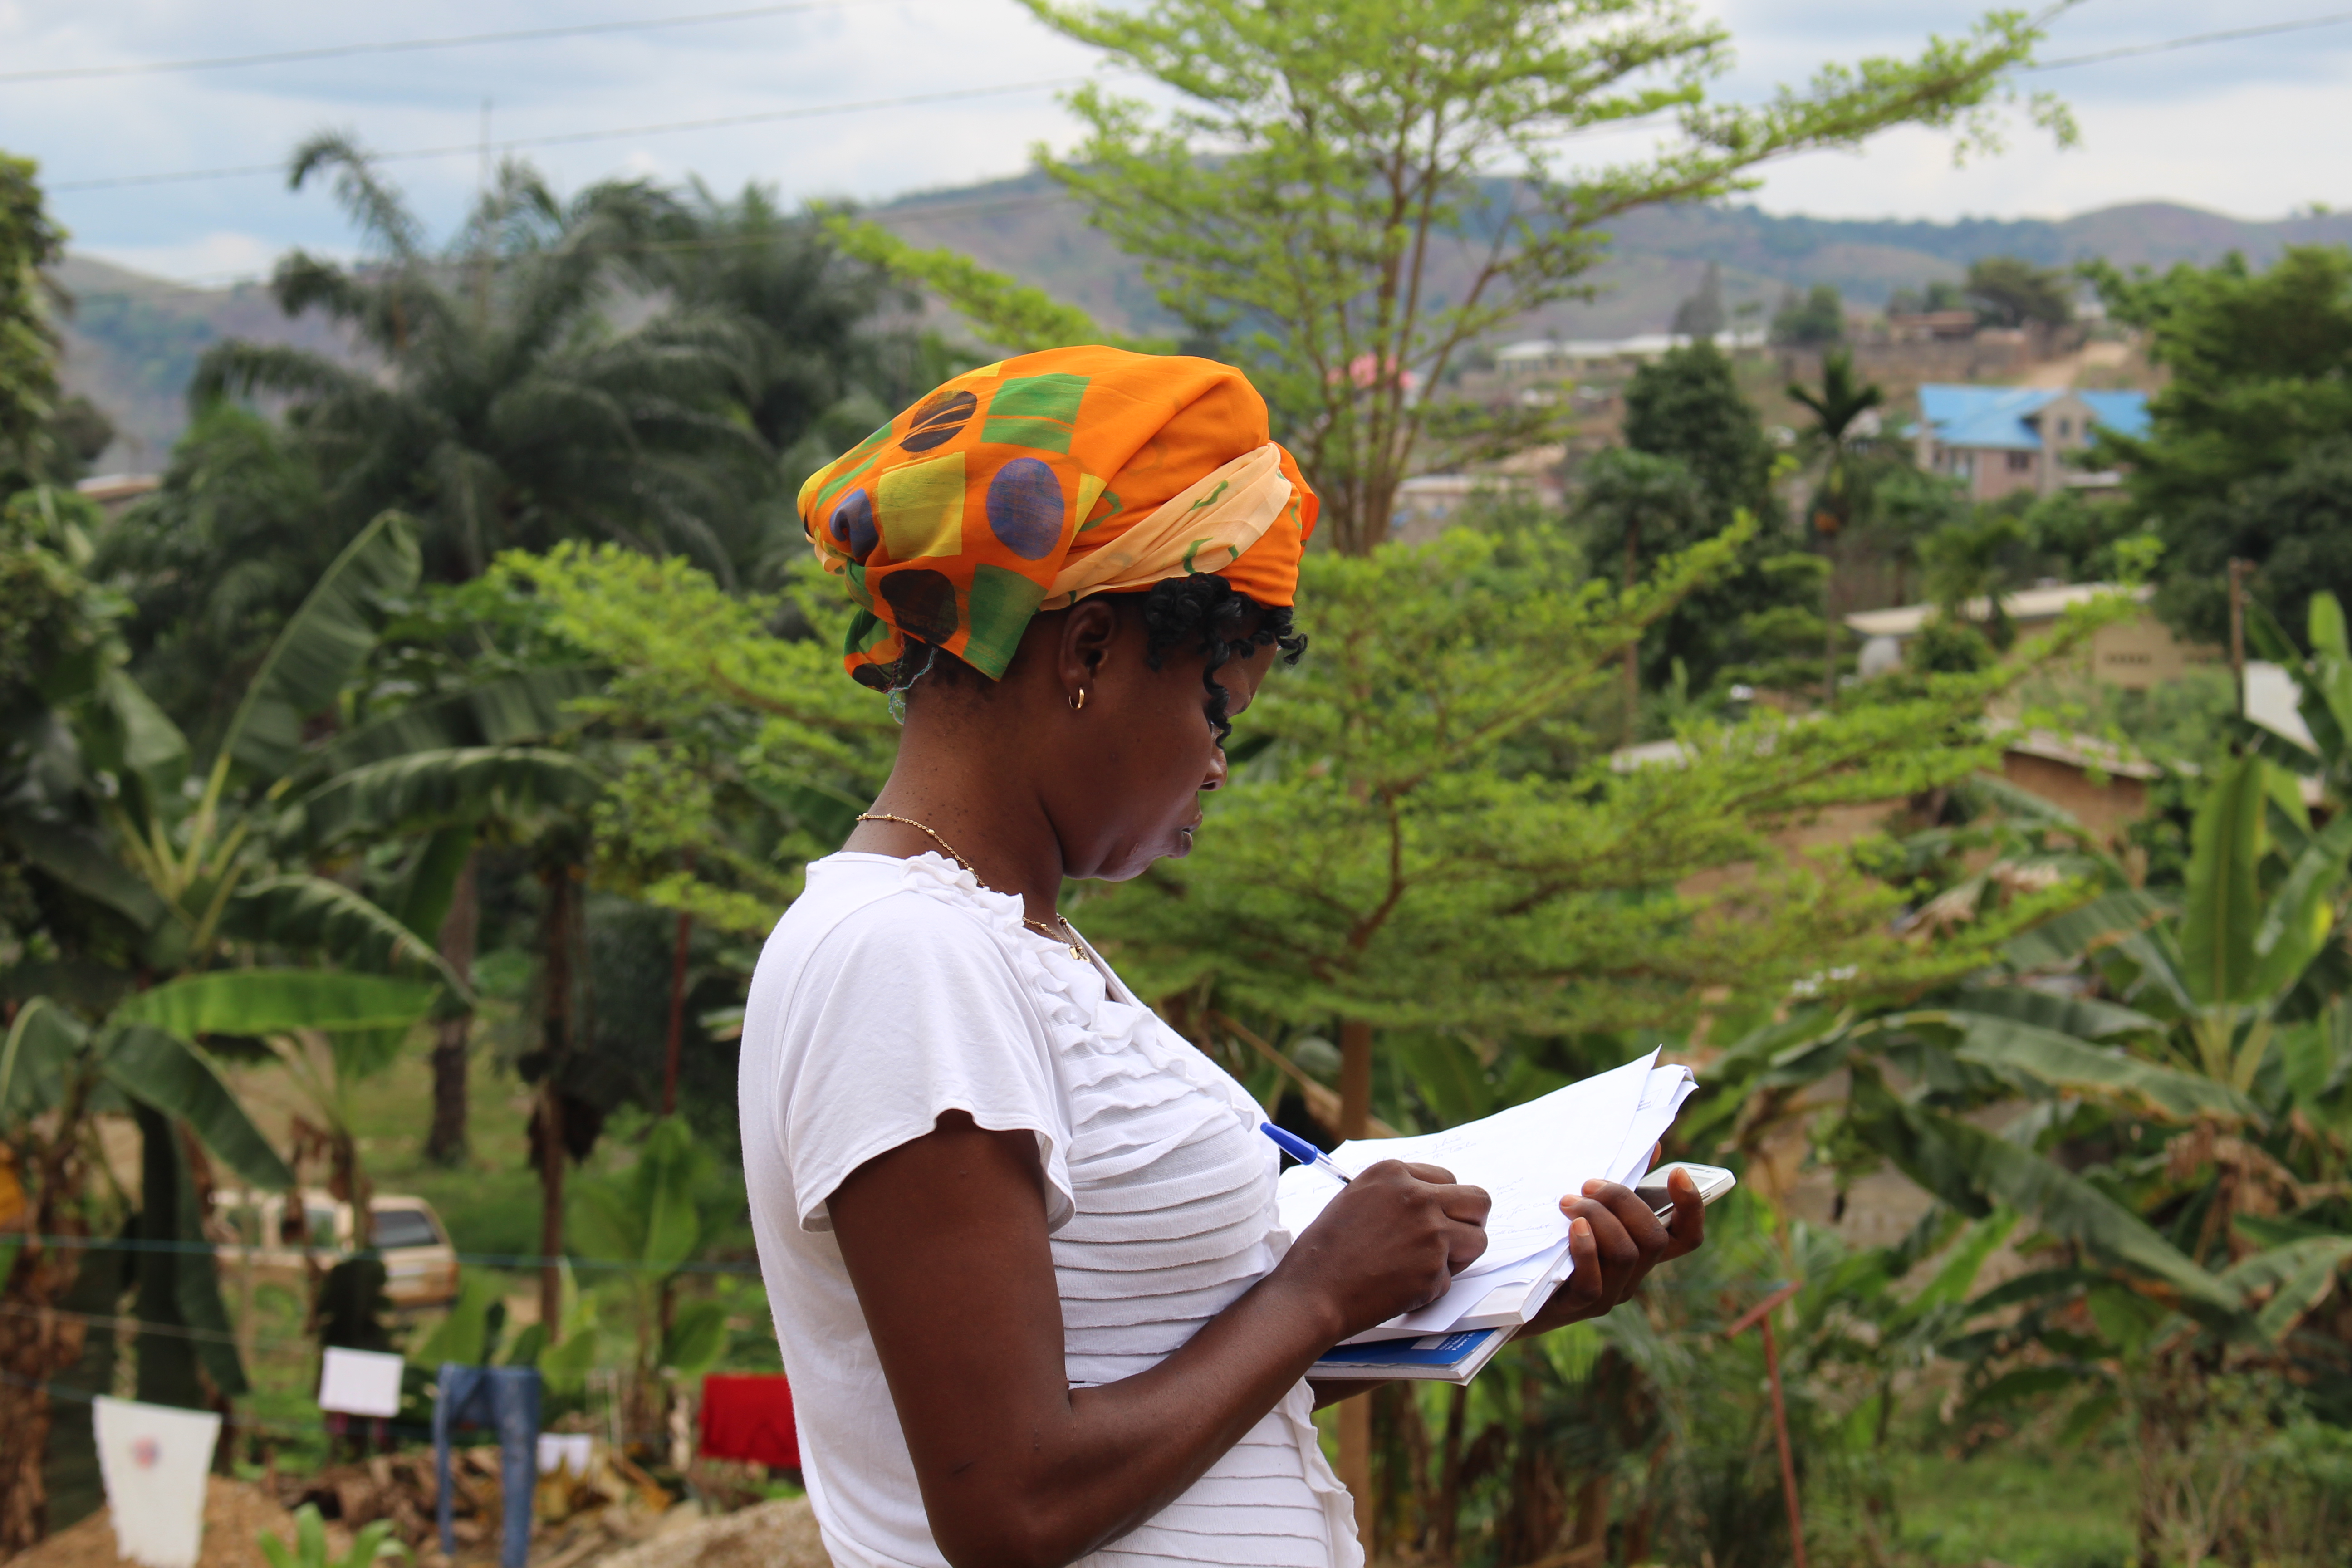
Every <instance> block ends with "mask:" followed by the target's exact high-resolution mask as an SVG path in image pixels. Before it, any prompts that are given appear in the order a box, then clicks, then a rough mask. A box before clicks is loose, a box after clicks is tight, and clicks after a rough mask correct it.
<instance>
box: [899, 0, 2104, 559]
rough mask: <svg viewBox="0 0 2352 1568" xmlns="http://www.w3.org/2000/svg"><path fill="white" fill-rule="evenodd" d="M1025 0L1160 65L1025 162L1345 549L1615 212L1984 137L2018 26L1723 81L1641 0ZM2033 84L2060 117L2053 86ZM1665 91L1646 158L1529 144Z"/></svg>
mask: <svg viewBox="0 0 2352 1568" xmlns="http://www.w3.org/2000/svg"><path fill="white" fill-rule="evenodd" d="M1024 4H1025V5H1028V6H1029V8H1030V9H1031V10H1032V11H1033V12H1034V14H1035V15H1036V16H1038V17H1039V18H1040V19H1042V20H1043V21H1045V23H1046V25H1047V26H1051V27H1053V28H1054V29H1055V30H1056V31H1057V32H1060V33H1062V34H1064V35H1065V36H1066V37H1072V38H1076V39H1077V40H1079V41H1081V42H1084V43H1087V44H1091V45H1094V46H1096V47H1099V48H1101V49H1103V50H1105V51H1106V52H1107V53H1108V55H1109V57H1110V58H1112V59H1113V60H1115V61H1118V62H1119V63H1120V64H1122V65H1125V66H1127V67H1129V68H1133V69H1135V70H1138V71H1139V72H1141V73H1142V74H1143V75H1145V76H1147V77H1149V78H1151V79H1155V80H1157V81H1159V82H1160V83H1162V84H1164V85H1165V86H1167V87H1168V88H1171V89H1173V91H1174V93H1175V95H1176V98H1177V102H1176V105H1175V106H1174V107H1173V108H1171V110H1168V111H1167V112H1165V113H1164V114H1162V113H1159V112H1156V111H1155V110H1153V109H1152V108H1151V107H1150V106H1149V105H1147V104H1145V103H1143V102H1141V101H1139V100H1129V99H1124V98H1119V97H1118V96H1115V95H1113V94H1111V93H1109V92H1107V91H1105V90H1104V89H1101V88H1099V87H1092V86H1090V87H1087V88H1082V89H1079V90H1078V91H1076V93H1074V94H1073V95H1072V96H1071V98H1070V100H1069V102H1070V106H1071V108H1072V109H1073V110H1075V111H1076V113H1077V114H1078V116H1079V117H1080V119H1081V120H1082V121H1085V122H1086V125H1087V135H1086V137H1085V138H1084V140H1083V141H1082V142H1080V143H1079V145H1078V146H1077V147H1076V148H1075V149H1074V150H1073V151H1072V153H1071V154H1070V156H1069V157H1068V158H1066V159H1060V158H1053V157H1048V158H1046V159H1045V167H1046V169H1047V170H1048V172H1049V173H1051V174H1053V176H1054V177H1055V179H1056V180H1057V181H1059V182H1060V183H1061V184H1063V186H1064V187H1065V188H1066V189H1068V190H1070V191H1071V192H1073V193H1074V194H1076V195H1077V196H1078V197H1079V198H1080V199H1081V200H1082V201H1083V202H1084V203H1085V204H1086V205H1087V209H1088V212H1089V215H1090V217H1091V221H1092V222H1093V223H1094V224H1095V225H1096V226H1097V227H1099V228H1101V229H1102V230H1103V231H1104V232H1105V233H1106V234H1108V236H1109V237H1111V238H1112V240H1113V241H1114V242H1115V243H1117V244H1118V247H1120V248H1121V249H1123V250H1125V251H1127V252H1129V254H1131V255H1135V256H1139V257H1141V258H1143V259H1144V262H1145V267H1146V274H1147V277H1148V278H1149V279H1150V282H1151V285H1152V287H1153V289H1155V291H1156V292H1157V294H1158V296H1159V298H1160V302H1161V303H1162V305H1163V306H1164V307H1165V308H1166V309H1167V310H1169V311H1170V312H1171V314H1173V315H1174V316H1175V317H1176V318H1177V319H1178V320H1180V321H1183V322H1184V323H1185V324H1186V326H1187V328H1188V329H1189V330H1190V331H1192V333H1193V334H1194V335H1195V336H1198V337H1202V338H1204V339H1213V340H1216V341H1220V342H1227V343H1229V344H1231V345H1232V349H1233V352H1234V353H1237V354H1238V355H1239V357H1240V360H1241V362H1242V363H1244V364H1245V365H1246V366H1247V367H1248V369H1249V371H1250V373H1251V374H1252V376H1253V378H1254V379H1255V380H1256V382H1257V383H1258V384H1259V386H1260V387H1261V389H1263V390H1264V391H1265V393H1266V395H1267V397H1268V400H1269V402H1270V403H1272V404H1273V405H1275V407H1276V410H1277V411H1278V414H1279V416H1280V420H1281V423H1282V433H1283V435H1284V437H1285V438H1286V439H1287V440H1289V441H1290V442H1291V443H1292V444H1293V445H1294V446H1295V447H1296V448H1297V451H1298V453H1299V456H1300V459H1301V461H1302V463H1303V464H1304V465H1305V468H1306V472H1307V477H1308V478H1309V479H1311V480H1313V482H1314V483H1315V486H1316V488H1317V489H1318V491H1320V492H1321V494H1322V496H1323V499H1324V519H1325V522H1324V526H1325V528H1326V529H1328V531H1329V536H1330V538H1331V540H1332V542H1333V544H1334V545H1335V546H1336V547H1337V548H1339V550H1340V551H1341V552H1343V553H1349V554H1361V553H1364V552H1369V551H1370V549H1371V548H1372V547H1373V546H1374V545H1376V544H1377V543H1379V542H1381V540H1383V539H1384V538H1385V537H1386V536H1387V532H1388V526H1389V517H1390V513H1391V509H1392V507H1393V504H1394V500H1395V495H1396V488H1397V486H1398V485H1399V484H1400V483H1401V482H1402V480H1403V479H1404V478H1405V477H1406V476H1407V475H1408V474H1410V473H1412V472H1413V470H1414V463H1415V456H1416V452H1417V450H1418V449H1419V447H1420V446H1421V444H1422V441H1423V436H1424V433H1425V432H1427V431H1428V430H1429V429H1430V424H1429V422H1430V421H1431V420H1432V419H1433V418H1442V419H1445V420H1448V421H1454V420H1455V416H1457V415H1458V414H1459V413H1460V411H1459V410H1458V409H1454V408H1453V407H1452V405H1449V404H1447V403H1446V402H1445V400H1444V399H1440V398H1435V397H1429V396H1423V395H1421V391H1422V389H1423V388H1435V387H1443V386H1444V385H1446V384H1447V376H1448V373H1449V372H1450V371H1451V370H1452V369H1453V367H1454V363H1455V361H1456V360H1457V359H1458V358H1459V357H1460V356H1461V355H1462V354H1464V353H1465V352H1467V351H1468V350H1469V349H1470V348H1471V346H1472V345H1474V344H1475V343H1476V342H1480V341H1481V340H1483V339H1485V338H1486V337H1488V336H1490V335H1491V334H1492V333H1493V332H1494V331H1496V330H1497V329H1499V328H1500V327H1501V326H1502V325H1503V324H1504V323H1506V322H1508V321H1515V320H1518V319H1520V318H1522V317H1524V316H1525V315H1526V314H1527V313H1528V312H1529V311H1531V310H1537V309H1538V308H1540V307H1542V306H1543V305H1545V304H1547V303H1549V302H1553V301H1557V300H1565V299H1570V298H1574V297H1577V296H1579V295H1580V294H1581V293H1582V291H1583V290H1584V289H1585V288H1586V287H1587V284H1586V282H1585V280H1584V275H1585V273H1586V272H1587V271H1588V270H1589V269H1590V268H1591V266H1592V265H1593V264H1594V263H1595V262H1596V261H1597V260H1598V259H1599V257H1600V255H1601V246H1602V238H1601V229H1602V227H1603V226H1605V225H1606V224H1607V223H1608V222H1609V221H1610V220H1611V219H1612V217H1614V216H1617V215H1618V214H1621V213H1624V212H1627V211H1630V210H1632V209H1633V208H1635V207H1639V206H1645V205H1652V204H1654V203H1657V202H1661V201H1681V200H1696V199H1701V198H1704V197H1706V196H1710V195H1718V194H1722V193H1725V192H1728V191H1731V190H1734V189H1738V188H1739V187H1740V186H1741V185H1742V184H1744V183H1745V182H1746V181H1747V180H1748V179H1749V178H1750V177H1751V171H1753V170H1754V169H1755V168H1756V167H1757V166H1758V165H1759V164H1760V163H1764V162H1766V161H1768V160H1769V159H1772V158H1775V157H1779V156H1781V155H1783V154H1786V153H1794V152H1797V151H1800V150H1802V149H1805V148H1811V147H1823V146H1853V145H1856V144H1859V143H1860V142H1864V141H1865V140H1866V139H1867V138H1868V137H1869V136H1870V135H1872V134H1873V133H1874V132H1877V131H1880V130H1882V129H1885V127H1888V126H1891V125H1895V124H1906V123H1916V124H1925V125H1929V126H1936V127H1945V128H1957V129H1958V131H1959V132H1960V133H1961V142H1962V145H1963V147H1964V148H1967V147H1982V146H1985V145H1987V144H1988V142H1989V139H1990V137H1991V135H1992V130H1993V124H1994V118H1995V116H1994V105H1995V104H1996V103H1997V102H1998V101H1999V100H2001V99H2003V97H2004V96H2005V95H2006V94H2007V92H2008V87H2007V83H2008V79H2009V73H2010V72H2011V70H2013V69H2014V68H2016V67H2017V66H2018V65H2019V64H2021V63H2022V62H2023V61H2024V60H2026V59H2027V58H2029V57H2030V56H2031V54H2032V48H2033V46H2034V44H2035V42H2036V41H2037V40H2038V38H2039V37H2040V34H2039V33H2038V32H2037V31H2036V30H2035V28H2034V27H2033V26H2032V24H2031V23H2029V22H2028V21H2026V20H2025V19H2024V18H2023V17H2022V16H2018V15H2016V14H2013V13H2007V12H2003V13H1996V14H1994V15H1991V16H1987V17H1986V18H1985V19H1984V20H1983V21H1981V22H1980V23H1979V25H1978V26H1977V27H1976V28H1975V29H1974V30H1973V31H1972V32H1971V33H1970V34H1969V37H1967V38H1965V39H1962V40H1957V41H1954V40H1944V39H1935V40H1931V41H1930V42H1929V43H1928V45H1927V47H1926V48H1925V49H1924V50H1923V51H1922V52H1921V54H1920V55H1919V57H1918V58H1916V59H1912V60H1895V59H1886V58H1874V59H1869V60H1864V61H1863V62H1861V63H1860V64H1858V65H1856V66H1853V67H1845V66H1833V67H1829V68H1824V69H1823V70H1822V72H1820V73H1819V74H1818V75H1817V76H1816V77H1815V79H1813V80H1812V81H1811V83H1809V84H1808V85H1807V86H1805V87H1804V88H1801V89H1783V90H1782V91H1781V92H1780V93H1778V94H1777V95H1775V96H1774V97H1773V98H1772V99H1771V100H1769V102H1768V103H1766V104H1763V105H1760V106H1755V107H1748V106H1740V105H1734V104H1729V103H1726V102H1722V101H1720V100H1710V99H1709V98H1708V97H1707V95H1706V81H1707V80H1708V79H1709V78H1711V77H1713V76H1715V75H1717V74H1718V73H1719V72H1720V71H1721V70H1722V69H1723V68H1725V67H1726V65H1727V63H1728V58H1729V57H1728V48H1727V45H1728V40H1727V37H1726V35H1725V34H1724V33H1723V32H1722V30H1721V29H1720V28H1718V27H1716V26H1712V25H1711V24H1706V23H1702V22H1699V21H1697V20H1696V19H1695V18H1694V17H1693V16H1691V15H1690V14H1688V13H1687V12H1685V10H1683V9H1682V8H1681V7H1679V6H1676V5H1669V4H1664V3H1663V0H1636V3H1634V4H1630V5H1621V4H1617V3H1615V0H1608V3H1602V0H1508V3H1507V4H1495V3H1493V0H1409V3H1404V4H1399V3H1397V0H1322V3H1320V4H1318V5H1315V6H1313V7H1311V8H1310V9H1309V10H1307V11H1306V12H1301V11H1299V10H1298V9H1297V8H1295V7H1276V6H1271V5H1233V4H1227V3H1225V0H1155V3H1154V4H1152V5H1148V6H1145V7H1143V8H1141V9H1139V10H1129V9H1126V8H1118V9H1114V8H1110V7H1107V6H1096V5H1077V4H1063V3H1061V0H1024ZM2036 110H2037V112H2038V114H2039V117H2040V118H2041V119H2042V121H2043V122H2044V123H2046V124H2049V125H2051V126H2052V127H2053V129H2055V130H2056V131H2057V132H2059V133H2060V134H2061V135H2062V137H2063V136H2068V135H2071V133H2072V132H2071V129H2070V128H2069V126H2068V124H2067V122H2066V121H2065V120H2064V117H2063V112H2062V111H2060V110H2057V109H2056V108H2055V106H2054V105H2053V104H2051V103H2049V102H2048V101H2046V100H2036ZM1662 111H1667V112H1673V113H1675V115H1677V116H1678V120H1679V128H1678V129H1679V135H1678V137H1677V139H1675V141H1674V142H1671V143H1670V144H1669V145H1668V146H1667V147H1665V148H1664V149H1663V150H1661V151H1660V152H1658V153H1656V154H1654V156H1649V157H1642V158H1636V159H1633V160H1631V161H1628V162H1625V163H1617V164H1612V165H1605V166H1602V167H1600V168H1595V169H1578V170H1575V171H1572V172H1571V171H1570V168H1569V167H1568V165H1567V163H1566V161H1565V158H1564V156H1563V155H1562V154H1560V153H1557V152H1556V151H1554V148H1555V146H1556V144H1557V143H1558V142H1559V138H1560V137H1561V136H1563V135H1569V134H1573V133H1574V132H1579V131H1581V130H1585V129H1589V128H1595V127H1601V126H1606V125H1612V124H1615V123H1617V122H1619V121H1625V120H1628V119H1632V118H1634V117H1638V116H1643V115H1648V114H1652V113H1657V112H1662ZM904 259H905V264H906V265H907V268H908V271H909V272H910V274H911V275H914V276H917V277H919V278H921V279H924V280H925V281H928V282H931V283H933V284H934V285H935V286H936V287H938V288H939V289H940V291H941V292H942V293H943V294H945V295H946V297H947V298H948V299H949V300H950V303H955V304H959V305H965V306H967V307H969V306H970V305H971V304H972V303H974V302H976V303H977V306H978V309H977V310H971V309H969V308H968V310H967V313H969V314H972V315H973V318H974V320H975V321H976V323H977V324H979V325H980V326H982V330H983V331H987V330H988V322H987V321H986V320H985V319H984V318H985V317H986V316H987V315H988V314H989V313H990V311H989V308H990V306H992V304H995V303H1001V302H1004V301H1006V300H1009V299H1010V298H1011V295H1010V293H1009V292H1008V290H1012V289H1014V288H1015V286H1012V285H1008V284H1007V282H1006V280H1004V279H994V278H986V277H979V278H975V277H974V276H972V274H971V268H970V264H969V263H968V262H961V258H954V260H955V261H956V262H957V263H959V264H960V265H954V266H945V267H941V268H934V267H933V266H932V265H931V264H930V260H928V259H926V258H920V257H918V256H915V255H913V254H911V253H909V254H908V255H907V256H906V257H905V258H904ZM931 259H938V260H945V259H947V258H931ZM1032 292H1034V291H1032ZM1050 303H1051V302H1050V301H1043V300H1033V301H1030V305H1031V306H1032V307H1034V306H1036V305H1039V304H1046V305H1050ZM1064 309H1065V311H1066V308H1064ZM1069 314H1071V313H1066V314H1065V316H1064V318H1063V319H1062V320H1060V321H1054V322H1047V321H1042V320H1040V319H1039V316H1040V313H1039V312H1038V310H1035V309H1034V308H1032V309H1030V310H1027V311H1026V312H1025V314H1024V319H1023V321H1022V322H1021V325H1022V326H1023V328H1024V334H1023V336H1022V338H1021V339H1020V340H1019V341H1020V343H1021V346H1025V347H1039V346H1044V344H1045V342H1047V341H1052V340H1054V339H1055V338H1059V339H1060V340H1061V341H1070V340H1069V338H1068V337H1066V336H1065V335H1064V334H1068V333H1077V332H1081V331H1089V332H1090V331H1092V329H1091V328H1090V326H1089V325H1088V324H1087V323H1085V322H1084V321H1083V318H1082V317H1078V318H1077V319H1076V320H1072V319H1069ZM998 341H1001V342H1014V341H1015V340H1014V339H1013V338H1009V337H999V338H998Z"/></svg>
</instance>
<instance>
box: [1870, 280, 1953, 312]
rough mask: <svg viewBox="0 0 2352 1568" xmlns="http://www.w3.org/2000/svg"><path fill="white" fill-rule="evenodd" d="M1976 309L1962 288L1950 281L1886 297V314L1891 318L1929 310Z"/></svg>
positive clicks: (1904, 290)
mask: <svg viewBox="0 0 2352 1568" xmlns="http://www.w3.org/2000/svg"><path fill="white" fill-rule="evenodd" d="M1973 309H1975V307H1974V306H1972V305H1970V304H1969V300H1968V295H1967V294H1966V293H1965V292H1964V291H1963V289H1962V288H1961V286H1960V285H1959V284H1958V283H1955V282H1952V281H1951V280H1950V279H1944V278H1938V279H1935V280H1934V281H1932V282H1930V283H1928V284H1927V286H1926V287H1925V288H1922V289H1895V291H1894V292H1892V293H1890V294H1888V295H1887V296H1886V313H1887V314H1888V315H1890V316H1914V315H1918V314H1919V313H1921V312H1923V311H1927V310H1973Z"/></svg>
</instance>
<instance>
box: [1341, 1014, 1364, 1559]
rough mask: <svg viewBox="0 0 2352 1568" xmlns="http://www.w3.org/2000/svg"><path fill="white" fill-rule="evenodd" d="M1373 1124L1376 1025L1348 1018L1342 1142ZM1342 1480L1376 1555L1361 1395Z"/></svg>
mask: <svg viewBox="0 0 2352 1568" xmlns="http://www.w3.org/2000/svg"><path fill="white" fill-rule="evenodd" d="M1371 1120H1372V1026H1370V1024H1367V1023H1363V1022H1361V1021H1360V1020H1356V1019H1349V1020H1348V1021H1346V1022H1344V1023H1342V1024H1341V1025H1340V1026H1339V1137H1340V1140H1341V1142H1345V1141H1347V1140H1349V1139H1350V1138H1361V1137H1362V1136H1363V1135H1364V1133H1365V1132H1366V1131H1367V1130H1369V1129H1370V1125H1371ZM1339 1479H1340V1481H1341V1483H1342V1484H1343V1485H1345V1486H1346V1487H1347V1489H1348V1491H1349V1495H1350V1496H1352V1497H1353V1498H1354V1499H1355V1500H1356V1537H1357V1539H1358V1540H1360V1541H1361V1542H1363V1543H1364V1553H1365V1555H1366V1557H1368V1558H1369V1557H1370V1554H1371V1550H1372V1402H1371V1401H1370V1399H1367V1398H1364V1397H1362V1396H1361V1395H1359V1396H1358V1397H1356V1398H1354V1399H1350V1400H1348V1401H1347V1402H1346V1403H1344V1404H1342V1405H1340V1406H1339Z"/></svg>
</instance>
